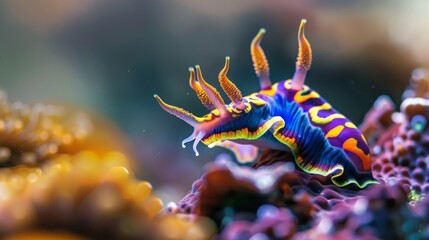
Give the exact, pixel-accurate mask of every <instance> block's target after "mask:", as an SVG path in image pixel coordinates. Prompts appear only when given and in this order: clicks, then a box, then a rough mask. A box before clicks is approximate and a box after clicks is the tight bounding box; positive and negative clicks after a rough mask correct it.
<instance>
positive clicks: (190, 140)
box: [182, 131, 196, 148]
mask: <svg viewBox="0 0 429 240" xmlns="http://www.w3.org/2000/svg"><path fill="white" fill-rule="evenodd" d="M195 138H196V134H195V131H194V132H193V133H192V134H191V135H190V136H189V137H187V138H185V139H183V141H182V148H186V145H185V144H186V143H188V142H192V140H194V139H195Z"/></svg>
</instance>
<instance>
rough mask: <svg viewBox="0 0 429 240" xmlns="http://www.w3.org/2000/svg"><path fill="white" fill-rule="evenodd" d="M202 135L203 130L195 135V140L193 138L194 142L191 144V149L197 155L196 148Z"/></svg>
mask: <svg viewBox="0 0 429 240" xmlns="http://www.w3.org/2000/svg"><path fill="white" fill-rule="evenodd" d="M203 137H204V132H199V133H198V135H197V136H196V138H195V140H194V144H193V145H192V149H193V150H194V152H195V156H197V157H198V155H200V153H199V152H198V150H197V145H198V143H199V142H200V141H201V139H203Z"/></svg>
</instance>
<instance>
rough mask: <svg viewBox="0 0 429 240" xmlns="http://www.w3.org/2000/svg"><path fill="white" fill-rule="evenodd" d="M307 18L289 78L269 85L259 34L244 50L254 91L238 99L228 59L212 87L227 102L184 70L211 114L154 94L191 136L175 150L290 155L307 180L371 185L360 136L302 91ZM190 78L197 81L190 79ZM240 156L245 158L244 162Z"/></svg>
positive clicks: (307, 45) (308, 50) (314, 95)
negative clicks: (213, 149) (194, 111)
mask: <svg viewBox="0 0 429 240" xmlns="http://www.w3.org/2000/svg"><path fill="white" fill-rule="evenodd" d="M305 23H306V20H302V21H301V25H300V27H299V31H298V43H299V51H298V57H297V61H296V70H295V74H294V75H293V78H292V79H290V80H285V81H280V82H278V83H275V84H273V85H272V84H271V80H270V72H269V65H268V61H267V59H266V57H265V53H264V51H263V49H262V47H261V45H260V43H261V40H262V37H263V35H264V33H265V30H264V29H261V30H260V31H259V33H258V34H257V35H256V37H255V38H254V39H253V41H252V43H251V46H250V50H251V55H252V60H253V66H254V68H255V72H256V75H257V76H258V78H259V81H260V87H261V90H260V91H259V92H257V93H253V94H250V95H248V96H245V97H243V96H242V94H241V91H240V90H239V89H238V88H237V87H236V86H235V84H234V83H232V82H231V81H230V80H229V78H228V77H227V72H228V69H229V66H230V58H229V57H226V59H225V66H224V68H223V69H222V70H221V72H220V73H219V83H220V85H221V87H222V89H223V90H224V91H225V93H226V94H227V96H228V97H229V98H230V99H231V101H232V102H231V103H230V104H227V105H226V104H225V101H224V100H223V99H222V97H221V95H220V93H219V92H218V91H217V90H216V89H215V88H214V87H213V86H211V85H210V84H208V83H207V82H206V81H205V80H204V77H203V75H202V72H201V68H200V67H199V66H196V71H197V74H195V70H194V69H193V68H190V86H191V88H193V89H194V90H195V92H196V94H197V96H198V98H199V99H200V101H201V103H202V104H203V105H204V106H206V107H207V108H208V109H209V110H210V111H211V112H210V113H209V114H207V115H205V116H203V117H196V116H194V115H193V114H191V113H189V112H188V111H186V110H184V109H181V108H178V107H175V106H172V105H169V104H166V103H165V102H164V101H163V100H161V98H160V97H158V96H157V95H155V98H156V99H157V101H158V103H159V104H160V106H161V107H162V108H163V109H164V110H165V111H167V112H169V113H170V114H173V115H175V116H176V117H178V118H180V119H182V120H183V121H185V122H186V123H188V124H189V125H191V126H192V127H194V132H193V133H192V134H191V136H189V137H188V138H186V139H185V140H183V142H182V145H183V146H184V144H185V143H187V142H191V141H194V143H193V148H194V151H195V153H196V155H197V156H198V151H197V149H196V146H197V144H198V142H200V141H201V142H203V143H204V144H206V145H209V146H222V147H225V148H230V149H232V150H233V151H234V153H237V155H238V156H237V158H238V159H239V160H241V159H246V160H248V159H249V157H248V156H249V155H253V157H254V158H255V157H256V156H255V155H256V154H255V153H257V151H255V150H254V148H249V147H248V146H245V145H253V146H255V147H257V148H259V149H262V150H266V149H272V150H281V151H285V152H291V153H292V154H293V156H294V159H295V163H296V165H297V166H298V167H299V168H301V169H302V170H303V171H305V172H307V173H311V174H318V175H322V176H326V177H328V178H329V179H331V181H332V182H333V183H334V184H335V185H337V186H341V187H342V186H347V185H355V186H357V187H359V188H364V187H366V186H367V185H369V184H373V183H377V181H376V180H375V179H374V178H373V177H372V173H371V156H370V151H369V148H368V145H367V142H366V140H365V137H364V136H363V134H362V133H361V131H360V130H359V129H358V128H357V127H356V126H355V124H353V123H352V122H351V121H350V120H348V119H347V118H346V117H345V116H344V115H342V114H340V113H338V112H337V111H336V110H335V109H334V108H333V107H332V106H331V105H330V104H329V103H328V102H326V100H324V99H323V98H322V97H321V96H320V95H319V94H318V93H317V92H316V91H314V90H312V89H311V88H310V87H308V86H306V85H304V81H305V78H306V74H307V71H308V70H309V69H310V66H311V62H312V51H311V47H310V43H309V42H308V40H307V39H306V37H305V35H304V25H305ZM195 75H196V77H195ZM244 155H246V156H247V157H243V156H244Z"/></svg>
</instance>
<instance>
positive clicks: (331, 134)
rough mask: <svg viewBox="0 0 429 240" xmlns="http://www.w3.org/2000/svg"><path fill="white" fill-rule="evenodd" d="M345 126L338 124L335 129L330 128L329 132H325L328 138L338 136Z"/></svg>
mask: <svg viewBox="0 0 429 240" xmlns="http://www.w3.org/2000/svg"><path fill="white" fill-rule="evenodd" d="M343 129H344V126H341V125H340V126H336V127H334V128H333V129H331V130H329V132H328V133H326V134H325V137H326V138H334V137H338V135H340V133H341V132H342V131H343Z"/></svg>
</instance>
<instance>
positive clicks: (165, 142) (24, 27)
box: [0, 0, 429, 202]
mask: <svg viewBox="0 0 429 240" xmlns="http://www.w3.org/2000/svg"><path fill="white" fill-rule="evenodd" d="M428 9H429V2H427V1H423V0H419V1H412V2H409V1H399V0H395V1H389V3H388V4H386V3H381V2H374V1H359V2H357V1H338V0H334V1H326V0H323V1H315V0H305V1H293V2H292V1H281V0H270V1H262V0H218V1H199V0H175V1H174V0H156V1H149V0H125V1H113V0H103V1H102V0H89V1H88V0H62V1H54V0H33V1H31V2H29V1H24V0H1V1H0V43H1V44H0V88H1V89H2V90H4V91H5V92H6V93H7V95H8V99H9V101H10V102H15V101H22V102H24V103H27V104H32V103H38V102H43V103H55V104H64V105H66V106H71V108H78V109H84V110H85V111H86V112H89V114H91V115H93V116H94V117H95V118H99V119H102V120H100V121H101V122H106V123H105V125H107V127H106V128H107V129H109V130H108V131H111V132H115V134H112V135H110V136H109V137H112V138H115V139H112V140H111V141H116V142H120V145H121V146H122V147H121V149H116V150H121V151H123V152H126V153H127V154H128V158H129V159H131V160H132V162H133V164H135V167H134V168H133V169H134V172H135V174H136V176H137V177H139V178H141V179H145V180H148V181H149V182H150V183H151V184H152V185H153V187H154V189H155V192H156V194H157V195H158V196H159V197H160V198H161V199H162V200H163V201H164V202H169V201H178V200H180V199H181V198H182V196H184V195H185V194H186V192H187V191H188V189H189V186H191V184H192V182H193V181H194V180H195V179H198V178H199V177H200V176H201V174H202V173H203V172H204V165H205V164H206V163H207V162H209V161H210V160H211V159H214V158H215V156H217V155H218V154H219V153H223V152H227V150H224V149H220V148H219V149H217V148H215V149H208V148H207V147H205V146H203V145H200V146H199V150H200V156H199V157H195V155H194V152H193V151H192V150H191V149H190V148H187V149H182V148H181V145H180V142H181V140H182V139H183V138H184V137H186V136H188V135H189V134H190V133H191V131H192V129H191V127H189V126H188V125H187V124H186V123H183V122H182V121H180V120H177V119H175V118H173V117H171V116H170V115H168V114H166V113H165V112H164V111H163V110H162V109H161V108H159V106H158V104H157V103H156V101H155V100H154V99H153V94H154V93H157V94H159V95H160V96H163V98H164V99H165V100H166V101H167V102H169V103H173V104H175V105H178V106H182V107H184V108H185V109H187V110H189V111H191V112H192V113H194V114H196V115H198V116H200V115H204V114H205V113H207V111H206V110H205V109H204V108H203V107H202V106H201V104H200V102H199V101H198V99H197V98H196V97H195V95H194V92H193V91H192V90H191V89H190V88H189V85H188V67H190V66H194V65H196V64H199V65H200V66H201V68H202V69H203V71H204V75H205V77H206V80H208V81H209V82H211V83H213V84H214V85H215V86H218V83H217V82H216V78H217V75H218V72H219V71H220V70H221V68H222V67H223V64H224V57H225V56H230V57H231V67H230V72H229V77H230V78H231V80H232V81H233V82H234V83H235V84H236V85H237V86H238V87H239V88H240V89H241V91H242V92H243V94H244V95H247V94H250V93H253V92H256V91H257V90H258V80H257V78H256V76H255V74H254V71H253V66H252V62H251V58H250V53H249V44H250V41H251V40H252V38H253V37H254V36H255V34H256V33H257V32H258V30H259V29H260V28H261V27H263V28H266V30H267V34H266V36H265V37H264V42H263V47H264V50H265V53H266V55H267V58H268V61H269V63H270V69H271V76H272V77H271V79H272V80H273V81H280V80H283V79H288V78H290V77H291V76H292V74H293V72H294V68H295V60H296V49H297V40H296V34H297V30H298V25H299V22H300V20H301V19H302V18H306V19H307V20H308V24H307V29H306V35H307V38H308V39H309V40H310V42H311V44H312V49H313V65H312V68H311V70H310V72H309V73H308V75H307V84H308V85H310V86H311V87H312V88H313V89H315V90H316V91H318V92H319V93H320V94H321V95H322V96H324V98H325V99H326V100H327V101H329V102H330V103H331V104H332V105H333V106H334V107H335V108H336V109H337V110H338V111H339V112H342V113H343V114H344V115H346V116H347V117H349V118H350V119H351V120H352V121H353V122H355V123H356V124H359V123H361V122H362V119H363V117H364V115H365V113H366V112H367V111H368V109H370V108H371V106H372V104H373V102H374V101H375V99H376V98H377V97H378V96H379V95H381V94H386V95H389V96H391V97H392V99H393V102H395V103H396V104H397V105H399V103H400V102H401V94H402V92H403V89H405V87H406V86H407V85H408V79H409V78H410V74H411V72H412V70H413V69H415V68H417V67H427V66H429V57H428V56H429V44H427V43H428V42H429V31H428V29H427V26H428V25H429V15H428V14H427V10H428ZM96 124H97V123H96ZM106 128H105V129H106ZM124 149H126V150H124ZM227 153H229V152H227ZM229 154H230V153H229Z"/></svg>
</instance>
